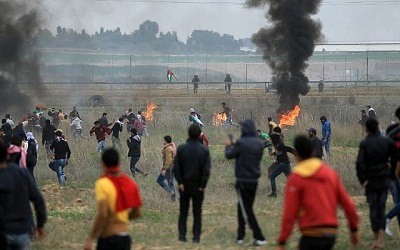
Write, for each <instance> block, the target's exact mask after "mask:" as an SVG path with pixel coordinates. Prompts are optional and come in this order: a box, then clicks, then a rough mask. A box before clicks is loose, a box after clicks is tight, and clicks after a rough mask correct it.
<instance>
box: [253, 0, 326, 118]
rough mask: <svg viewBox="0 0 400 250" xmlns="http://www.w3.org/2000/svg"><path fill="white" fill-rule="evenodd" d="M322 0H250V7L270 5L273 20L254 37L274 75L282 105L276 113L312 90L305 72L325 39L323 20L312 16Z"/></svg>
mask: <svg viewBox="0 0 400 250" xmlns="http://www.w3.org/2000/svg"><path fill="white" fill-rule="evenodd" d="M321 1H322V0H247V2H246V4H247V6H248V7H264V6H265V5H269V10H268V13H267V14H266V17H267V18H268V19H269V20H270V21H271V22H272V26H271V27H269V28H262V29H260V30H259V31H258V33H256V34H253V36H252V41H253V42H254V43H255V44H256V45H257V46H258V48H260V49H261V50H262V51H263V52H264V59H265V60H267V62H268V64H269V66H270V67H271V69H272V72H273V74H274V75H275V83H276V87H277V92H278V95H279V96H280V98H279V103H280V106H279V108H278V109H277V113H282V112H286V111H289V110H292V109H293V108H294V107H295V105H297V104H299V102H300V98H299V94H301V95H306V94H307V93H308V92H309V91H310V87H309V86H308V78H307V76H306V75H305V74H304V71H305V69H306V68H307V67H308V64H307V60H308V58H309V57H310V56H311V55H312V53H313V51H314V47H315V43H316V42H317V41H319V40H321V39H322V35H321V27H322V26H321V23H320V22H319V21H315V20H313V19H311V15H313V14H316V13H317V11H318V8H319V6H320V4H321Z"/></svg>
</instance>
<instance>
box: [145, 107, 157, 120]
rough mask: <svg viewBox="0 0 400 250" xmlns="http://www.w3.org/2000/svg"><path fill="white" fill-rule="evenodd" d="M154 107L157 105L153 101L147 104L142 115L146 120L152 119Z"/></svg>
mask: <svg viewBox="0 0 400 250" xmlns="http://www.w3.org/2000/svg"><path fill="white" fill-rule="evenodd" d="M156 108H157V105H156V104H155V103H152V102H150V103H148V104H147V110H146V111H144V112H143V115H144V117H145V118H146V121H152V120H154V116H153V111H154V109H156Z"/></svg>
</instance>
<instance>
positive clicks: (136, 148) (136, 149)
mask: <svg viewBox="0 0 400 250" xmlns="http://www.w3.org/2000/svg"><path fill="white" fill-rule="evenodd" d="M126 143H127V145H128V148H129V152H128V157H131V162H130V165H129V167H130V170H131V173H132V176H133V177H134V178H135V177H136V172H138V173H140V174H142V175H144V176H147V175H148V173H147V172H145V171H143V170H141V169H140V168H138V167H136V163H137V162H138V161H139V159H140V145H141V143H142V138H141V137H140V135H139V134H138V133H137V130H136V128H131V136H130V137H129V138H128V140H127V141H126Z"/></svg>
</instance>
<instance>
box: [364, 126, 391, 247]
mask: <svg viewBox="0 0 400 250" xmlns="http://www.w3.org/2000/svg"><path fill="white" fill-rule="evenodd" d="M365 127H366V132H367V134H368V135H367V137H366V138H365V139H364V140H363V141H362V142H361V143H360V146H359V151H358V156H357V162H356V168H357V177H358V180H359V181H360V183H361V185H362V186H363V187H364V188H365V195H366V196H367V202H368V205H369V210H370V221H371V227H372V231H373V232H374V234H375V242H374V244H373V245H372V246H371V248H383V247H384V236H385V235H384V230H385V225H386V218H385V205H386V199H387V196H388V187H389V183H390V177H389V167H388V165H389V159H390V157H395V154H396V145H395V144H394V142H393V141H391V140H390V139H388V138H386V137H383V136H381V134H380V132H379V129H378V121H377V120H375V119H371V118H369V119H368V120H367V121H366V123H365Z"/></svg>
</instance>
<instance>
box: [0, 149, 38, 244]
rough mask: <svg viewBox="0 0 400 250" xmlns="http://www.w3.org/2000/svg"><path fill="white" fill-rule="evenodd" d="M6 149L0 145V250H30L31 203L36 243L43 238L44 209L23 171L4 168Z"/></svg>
mask: <svg viewBox="0 0 400 250" xmlns="http://www.w3.org/2000/svg"><path fill="white" fill-rule="evenodd" d="M6 160H7V147H6V146H5V145H4V144H1V143H0V212H1V213H0V249H30V233H31V232H32V228H31V226H32V213H31V206H30V201H32V202H33V203H34V208H35V211H36V218H37V222H36V225H37V227H36V228H35V231H36V235H37V238H38V239H41V238H42V237H43V236H44V224H45V222H46V206H45V203H44V200H43V197H42V195H41V194H40V192H39V190H38V188H37V187H36V185H35V183H34V182H33V180H32V178H30V176H29V173H28V172H27V170H26V169H22V168H20V167H19V166H18V165H16V164H14V163H10V164H7V163H6Z"/></svg>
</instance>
